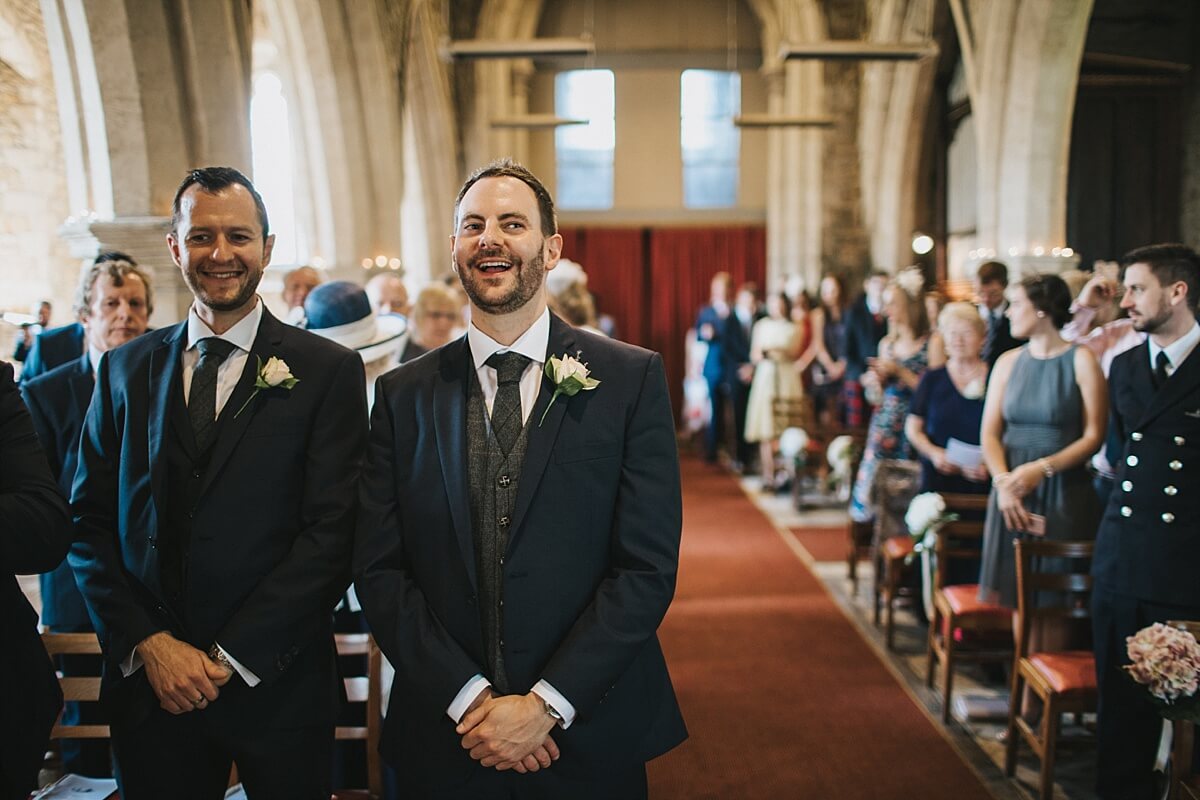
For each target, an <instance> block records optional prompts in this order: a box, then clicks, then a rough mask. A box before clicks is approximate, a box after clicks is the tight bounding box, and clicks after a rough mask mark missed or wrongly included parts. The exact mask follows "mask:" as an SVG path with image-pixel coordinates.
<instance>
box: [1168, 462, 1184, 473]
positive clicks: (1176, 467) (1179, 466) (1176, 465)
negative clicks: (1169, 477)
mask: <svg viewBox="0 0 1200 800" xmlns="http://www.w3.org/2000/svg"><path fill="white" fill-rule="evenodd" d="M1167 466H1168V467H1170V468H1171V469H1173V470H1175V471H1176V472H1178V471H1179V470H1181V469H1183V462H1182V461H1172V462H1171V463H1170V464H1167Z"/></svg>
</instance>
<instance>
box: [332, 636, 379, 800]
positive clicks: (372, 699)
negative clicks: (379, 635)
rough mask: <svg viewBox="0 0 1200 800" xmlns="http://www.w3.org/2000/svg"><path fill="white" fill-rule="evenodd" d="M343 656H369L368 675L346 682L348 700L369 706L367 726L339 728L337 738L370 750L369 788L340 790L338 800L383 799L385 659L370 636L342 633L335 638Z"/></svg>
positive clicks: (336, 796)
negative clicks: (381, 738)
mask: <svg viewBox="0 0 1200 800" xmlns="http://www.w3.org/2000/svg"><path fill="white" fill-rule="evenodd" d="M334 639H335V641H336V642H337V652H338V655H339V656H366V657H367V674H366V675H359V676H354V677H348V678H345V682H346V699H347V701H349V702H351V703H364V704H366V724H365V725H361V726H349V725H339V726H338V727H337V728H336V729H335V732H334V736H335V738H336V739H339V740H347V739H350V740H359V741H362V742H363V743H364V744H365V746H366V748H367V788H366V791H362V790H356V789H339V790H337V791H335V792H334V793H333V797H334V798H335V800H366V798H371V800H375V798H379V797H382V796H383V765H382V763H381V761H380V756H379V735H380V729H381V727H382V726H383V692H382V686H381V681H380V674H381V670H382V663H383V656H382V654H381V653H380V651H379V646H378V645H376V644H375V639H374V637H372V636H371V634H369V633H339V634H337V635H336V636H335V637H334Z"/></svg>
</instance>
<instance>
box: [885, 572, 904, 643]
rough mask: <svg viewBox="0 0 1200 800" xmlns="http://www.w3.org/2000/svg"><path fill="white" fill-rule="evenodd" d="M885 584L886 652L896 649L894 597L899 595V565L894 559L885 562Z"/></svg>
mask: <svg viewBox="0 0 1200 800" xmlns="http://www.w3.org/2000/svg"><path fill="white" fill-rule="evenodd" d="M885 577H886V580H887V583H886V584H885V585H884V593H885V594H884V601H885V602H886V603H887V607H886V608H885V609H884V612H885V613H886V614H887V617H886V618H885V620H884V636H885V641H886V642H887V649H888V650H895V649H896V596H897V595H898V594H899V593H900V563H899V562H897V561H896V560H894V559H890V558H889V559H888V561H887V574H886V576H885Z"/></svg>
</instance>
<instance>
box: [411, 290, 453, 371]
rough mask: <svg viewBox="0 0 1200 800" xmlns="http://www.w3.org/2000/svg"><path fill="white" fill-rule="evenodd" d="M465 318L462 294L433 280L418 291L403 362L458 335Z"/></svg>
mask: <svg viewBox="0 0 1200 800" xmlns="http://www.w3.org/2000/svg"><path fill="white" fill-rule="evenodd" d="M461 320H462V312H461V311H460V310H459V305H458V296H457V295H456V294H455V293H454V292H452V291H450V290H449V289H447V288H446V287H445V286H444V285H441V284H437V283H432V284H430V285H429V286H426V287H425V288H424V289H422V290H421V293H420V294H418V295H417V302H416V304H415V305H414V306H413V309H412V336H411V339H410V340H409V344H408V346H407V347H406V348H405V351H404V353H402V354H401V356H400V363H402V364H403V363H405V362H407V361H410V360H412V359H413V358H416V357H417V356H419V355H421V354H422V353H426V352H428V351H430V350H435V349H437V348H439V347H441V346H442V345H444V344H446V343H448V342H450V341H451V340H453V339H455V338H456V337H455V335H454V332H455V330H456V329H457V327H458V325H459V323H460V321H461Z"/></svg>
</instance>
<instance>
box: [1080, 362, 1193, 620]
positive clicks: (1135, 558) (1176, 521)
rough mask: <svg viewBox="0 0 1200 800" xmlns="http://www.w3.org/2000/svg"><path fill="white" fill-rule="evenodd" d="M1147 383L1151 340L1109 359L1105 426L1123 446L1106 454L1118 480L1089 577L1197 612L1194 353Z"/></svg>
mask: <svg viewBox="0 0 1200 800" xmlns="http://www.w3.org/2000/svg"><path fill="white" fill-rule="evenodd" d="M1153 386H1154V384H1153V375H1152V371H1151V369H1150V345H1149V343H1143V344H1141V345H1139V346H1138V347H1135V348H1133V349H1132V350H1129V351H1127V352H1125V353H1122V354H1121V355H1119V356H1117V357H1116V358H1115V359H1113V363H1112V369H1111V370H1110V371H1109V377H1108V387H1109V388H1108V391H1109V404H1110V409H1111V411H1110V422H1109V424H1110V425H1112V426H1114V427H1115V430H1114V431H1113V432H1112V433H1113V436H1112V437H1111V440H1115V441H1118V442H1120V443H1121V448H1120V449H1119V450H1118V451H1116V452H1113V453H1110V454H1109V459H1110V461H1111V462H1112V463H1113V465H1114V466H1115V467H1116V473H1117V476H1116V481H1115V483H1114V485H1113V492H1112V495H1111V497H1110V499H1109V503H1108V507H1107V508H1106V509H1105V512H1104V519H1103V520H1102V521H1101V523H1100V530H1099V533H1098V534H1097V536H1096V554H1095V556H1094V558H1093V560H1092V573H1093V575H1095V577H1096V582H1097V584H1098V585H1099V586H1100V587H1102V588H1105V589H1108V590H1110V591H1113V592H1117V593H1119V594H1123V595H1126V596H1129V597H1136V598H1140V599H1142V600H1146V601H1150V602H1156V603H1162V604H1166V605H1176V606H1190V607H1192V608H1200V581H1197V579H1196V575H1197V573H1198V572H1200V493H1197V492H1196V491H1195V486H1196V479H1195V475H1196V468H1197V466H1200V348H1198V349H1196V350H1193V351H1192V353H1191V355H1189V356H1188V357H1187V359H1186V360H1184V362H1183V363H1182V364H1180V365H1179V368H1178V369H1177V370H1176V371H1175V373H1174V374H1172V375H1171V377H1170V378H1168V379H1167V381H1166V383H1164V384H1163V385H1162V386H1161V387H1160V388H1159V389H1158V390H1154V389H1153ZM1171 487H1173V490H1171ZM1126 509H1128V513H1124V512H1125V510H1126Z"/></svg>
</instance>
